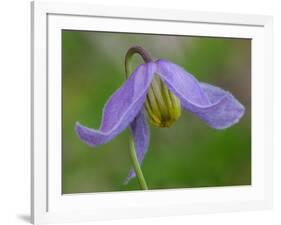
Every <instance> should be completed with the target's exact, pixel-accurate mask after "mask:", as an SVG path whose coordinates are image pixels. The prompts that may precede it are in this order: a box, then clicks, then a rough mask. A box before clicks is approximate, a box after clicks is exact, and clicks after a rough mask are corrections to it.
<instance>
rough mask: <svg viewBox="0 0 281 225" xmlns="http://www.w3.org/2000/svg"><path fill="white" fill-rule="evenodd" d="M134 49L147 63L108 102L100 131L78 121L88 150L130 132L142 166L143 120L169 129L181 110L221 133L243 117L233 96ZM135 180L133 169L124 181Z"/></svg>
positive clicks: (146, 136)
mask: <svg viewBox="0 0 281 225" xmlns="http://www.w3.org/2000/svg"><path fill="white" fill-rule="evenodd" d="M134 50H135V51H133V53H139V54H140V55H142V56H143V58H144V60H145V63H144V64H141V65H139V66H138V67H137V68H136V69H135V70H134V71H133V73H132V74H131V75H130V76H129V77H128V79H127V80H126V82H124V84H123V85H122V86H121V87H120V88H119V89H118V90H116V91H115V93H113V94H112V96H111V97H110V98H109V99H108V101H107V103H106V104H105V106H104V109H103V116H102V122H101V126H100V128H99V129H92V128H88V127H86V126H83V125H81V124H80V123H78V122H77V123H76V125H75V130H76V133H77V134H78V136H79V138H80V139H81V140H82V141H83V142H85V143H86V144H88V145H89V146H91V147H96V146H98V145H101V144H105V143H107V142H109V141H111V140H112V139H113V138H114V137H116V136H117V135H118V134H120V133H121V132H122V131H124V130H125V129H126V128H127V127H130V128H131V133H132V136H133V141H134V146H135V149H136V158H137V161H138V163H139V164H141V163H142V161H143V159H144V156H145V154H146V152H147V149H148V146H149V137H150V135H149V126H148V124H147V121H146V118H147V117H148V119H149V121H150V122H151V124H153V125H155V126H158V127H170V126H171V125H172V124H173V123H174V122H175V121H176V120H177V119H178V118H179V117H180V115H181V110H185V111H188V112H191V113H192V114H194V115H196V116H197V117H199V118H200V119H201V120H202V121H204V122H205V123H206V124H207V125H208V126H209V127H212V128H215V129H225V128H228V127H230V126H232V125H233V124H235V123H237V122H238V121H239V119H240V118H241V117H242V116H243V114H244V110H245V109H244V107H243V105H242V104H241V103H239V101H238V100H237V99H235V97H234V96H233V95H232V94H231V93H229V92H227V91H225V90H223V89H221V88H219V87H216V86H213V85H211V84H206V83H202V82H199V81H198V80H197V79H196V78H195V77H194V76H193V75H192V74H190V73H188V72H187V71H185V70H184V69H183V68H182V67H180V66H178V65H176V64H174V63H172V62H170V61H168V60H165V59H158V60H156V61H152V60H151V59H150V58H149V57H148V56H147V53H146V52H145V50H144V49H142V48H141V47H135V49H134ZM146 56H147V57H146ZM135 176H136V173H135V170H134V169H131V170H130V172H129V176H128V177H127V180H126V181H127V182H128V181H129V180H130V179H131V178H133V177H135Z"/></svg>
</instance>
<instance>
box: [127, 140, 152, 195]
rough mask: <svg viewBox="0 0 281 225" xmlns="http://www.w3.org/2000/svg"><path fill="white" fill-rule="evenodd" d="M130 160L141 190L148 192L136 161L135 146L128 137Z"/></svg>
mask: <svg viewBox="0 0 281 225" xmlns="http://www.w3.org/2000/svg"><path fill="white" fill-rule="evenodd" d="M130 158H131V161H132V164H133V167H134V170H135V173H136V177H137V178H138V181H139V184H140V187H141V189H142V190H148V187H147V184H146V181H145V179H144V176H143V173H142V171H141V167H140V164H139V162H138V159H137V154H136V151H135V144H134V140H133V138H132V137H130Z"/></svg>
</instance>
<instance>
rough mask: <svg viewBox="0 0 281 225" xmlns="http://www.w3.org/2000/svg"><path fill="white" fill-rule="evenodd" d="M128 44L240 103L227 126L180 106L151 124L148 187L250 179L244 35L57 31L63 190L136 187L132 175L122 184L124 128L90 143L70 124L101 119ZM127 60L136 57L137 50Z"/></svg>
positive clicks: (120, 78) (137, 59)
mask: <svg viewBox="0 0 281 225" xmlns="http://www.w3.org/2000/svg"><path fill="white" fill-rule="evenodd" d="M133 45H140V46H142V47H144V48H145V49H146V50H147V51H148V53H150V55H151V56H153V57H154V58H155V59H157V58H165V59H168V60H170V61H172V62H174V63H176V64H178V65H180V66H182V67H184V68H185V69H186V70H187V71H189V72H190V73H192V74H193V75H194V76H195V77H196V78H197V79H198V80H200V81H202V82H207V83H210V84H213V85H216V86H219V87H221V88H223V89H225V90H228V91H230V92H231V93H232V94H233V95H234V96H235V97H236V98H237V99H238V100H239V101H240V102H241V103H242V104H243V105H244V106H245V108H246V114H245V115H244V117H243V118H242V119H241V121H240V122H239V123H238V124H236V125H234V126H232V127H230V128H228V129H226V130H215V129H212V128H209V127H208V126H207V125H206V124H205V123H204V122H202V121H201V120H200V119H198V118H197V117H196V116H194V115H192V114H191V113H189V112H186V111H183V112H182V116H181V118H180V119H179V120H178V121H177V122H176V123H174V125H173V126H172V127H171V128H157V127H153V126H152V125H150V128H151V138H150V140H151V141H150V146H149V150H148V153H147V155H146V157H145V159H144V161H143V165H142V169H143V173H144V176H145V178H146V181H147V184H148V186H149V189H163V188H189V187H211V186H229V185H249V184H251V40H249V39H233V38H206V37H189V36H163V35H144V34H125V33H106V32H86V31H70V30H69V31H68V30H64V31H63V33H62V53H63V74H62V81H63V124H62V126H63V168H62V169H63V180H62V182H63V193H65V194H66V193H82V192H102V191H126V190H139V185H138V182H137V179H133V180H131V181H130V182H129V184H127V185H124V184H123V181H124V179H125V178H126V177H127V175H128V172H129V169H130V168H131V163H130V159H129V153H128V151H129V150H128V145H129V139H128V137H129V130H128V129H127V130H125V131H124V132H123V133H122V134H120V135H119V136H117V137H116V138H115V139H113V140H112V141H111V142H109V143H107V144H104V145H102V146H98V147H97V148H95V149H94V148H91V147H89V146H87V145H86V144H84V143H83V142H82V141H80V140H79V138H78V137H77V136H76V134H75V131H74V124H75V122H76V121H79V122H80V123H81V124H83V125H85V126H88V127H92V128H96V129H97V128H98V127H99V126H100V122H101V116H102V109H103V106H104V104H105V102H106V101H107V99H108V97H109V96H111V94H112V93H113V92H114V91H115V90H116V89H117V88H118V87H120V86H121V85H122V84H123V82H124V79H125V73H124V57H125V54H126V51H127V50H128V49H129V48H130V47H131V46H133ZM134 63H135V65H136V66H137V65H138V64H139V63H142V61H141V59H140V57H138V56H135V57H134Z"/></svg>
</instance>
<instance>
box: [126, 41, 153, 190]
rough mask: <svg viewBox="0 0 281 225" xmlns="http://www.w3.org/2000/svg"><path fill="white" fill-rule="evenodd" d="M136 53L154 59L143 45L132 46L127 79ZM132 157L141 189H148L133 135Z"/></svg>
mask: <svg viewBox="0 0 281 225" xmlns="http://www.w3.org/2000/svg"><path fill="white" fill-rule="evenodd" d="M135 53H138V54H139V55H140V56H141V57H142V59H143V60H144V62H146V63H147V62H150V61H152V59H151V58H150V56H149V54H148V53H147V52H146V51H145V50H144V49H143V48H142V47H140V46H133V47H131V48H130V49H129V50H128V51H127V53H126V56H125V72H126V79H128V77H129V75H130V74H131V72H132V68H131V60H132V57H133V55H134V54H135ZM130 158H131V161H132V164H133V168H134V171H135V174H136V177H137V178H138V181H139V184H140V187H141V189H143V190H148V187H147V184H146V181H145V178H144V176H143V173H142V170H141V167H140V164H139V161H138V158H137V154H136V149H135V144H134V140H133V137H132V136H131V137H130Z"/></svg>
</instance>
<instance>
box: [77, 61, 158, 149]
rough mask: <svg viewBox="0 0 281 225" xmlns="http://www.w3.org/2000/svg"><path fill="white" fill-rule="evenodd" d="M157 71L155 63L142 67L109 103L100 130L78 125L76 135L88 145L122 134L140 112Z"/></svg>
mask: <svg viewBox="0 0 281 225" xmlns="http://www.w3.org/2000/svg"><path fill="white" fill-rule="evenodd" d="M155 70H156V67H155V64H154V63H146V64H142V65H140V66H139V67H138V68H137V69H136V70H135V71H134V72H133V73H132V75H131V76H130V77H129V78H128V80H127V81H126V82H125V83H124V85H123V86H122V87H120V88H119V89H118V90H117V91H116V92H115V93H114V94H113V95H112V96H111V97H110V99H109V100H108V101H107V103H106V105H105V107H104V109H103V119H102V124H101V127H100V129H99V130H94V129H91V128H87V127H84V126H82V125H80V124H79V123H78V122H77V123H76V127H75V129H76V133H77V134H78V136H79V137H80V139H81V140H82V141H84V142H85V143H86V144H88V145H90V146H93V147H95V146H96V145H100V144H104V143H106V142H108V141H110V140H111V139H112V138H114V137H115V136H116V135H117V134H119V133H120V132H122V131H123V130H124V129H125V128H126V127H128V126H129V124H130V123H131V122H132V121H133V119H134V118H135V117H136V116H137V114H138V113H139V112H140V110H141V108H142V106H143V103H144V101H145V98H146V93H147V90H148V88H149V86H150V83H151V81H152V78H153V75H154V72H155Z"/></svg>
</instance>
